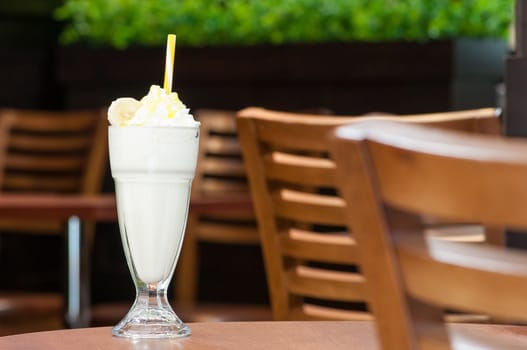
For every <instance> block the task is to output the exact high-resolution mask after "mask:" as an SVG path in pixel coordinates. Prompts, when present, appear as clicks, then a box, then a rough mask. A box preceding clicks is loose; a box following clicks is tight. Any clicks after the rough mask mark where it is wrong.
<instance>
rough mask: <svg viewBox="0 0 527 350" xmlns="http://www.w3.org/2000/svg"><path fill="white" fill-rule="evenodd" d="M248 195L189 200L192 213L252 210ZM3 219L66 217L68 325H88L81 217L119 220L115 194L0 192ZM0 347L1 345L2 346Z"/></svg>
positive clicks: (85, 249)
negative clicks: (0, 193)
mask: <svg viewBox="0 0 527 350" xmlns="http://www.w3.org/2000/svg"><path fill="white" fill-rule="evenodd" d="M251 208H252V203H251V199H250V197H248V196H231V197H229V198H224V197H198V196H193V197H192V198H191V201H190V212H191V213H205V212H207V213H213V212H225V211H229V210H240V209H247V210H251ZM0 218H20V219H28V220H30V219H35V218H47V219H59V220H67V222H68V223H67V230H66V232H67V244H66V249H67V257H68V276H67V291H66V316H65V321H66V325H67V326H68V327H70V328H80V327H87V326H88V325H89V321H90V313H89V310H90V306H91V305H90V304H91V303H90V288H89V287H90V280H89V270H88V266H89V255H90V254H89V252H88V244H86V242H84V241H85V237H84V236H83V234H82V231H81V226H82V225H81V220H94V221H117V210H116V204H115V195H114V194H103V195H94V196H81V195H47V194H45V195H26V194H2V195H0ZM0 349H1V348H0Z"/></svg>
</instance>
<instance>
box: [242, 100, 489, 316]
mask: <svg viewBox="0 0 527 350" xmlns="http://www.w3.org/2000/svg"><path fill="white" fill-rule="evenodd" d="M398 118H401V120H404V121H407V122H414V123H428V124H434V125H439V126H442V127H445V128H456V129H461V130H466V131H469V132H482V133H499V121H498V118H497V116H496V111H495V110H494V109H482V110H474V111H465V112H453V113H442V114H439V113H438V114H428V115H418V116H405V117H402V116H400V117H393V116H390V117H388V116H382V117H373V116H369V117H367V118H366V117H363V118H360V117H334V116H319V115H304V114H302V115H301V114H295V113H284V112H273V111H268V110H264V109H261V108H249V109H246V110H243V111H241V112H240V113H239V114H238V119H237V122H238V136H239V139H240V143H241V145H242V150H243V155H244V160H245V164H246V169H247V173H248V177H249V180H250V181H249V182H250V187H251V194H252V198H253V203H254V207H255V211H256V215H257V219H258V226H259V233H260V241H261V244H262V250H263V256H264V263H265V268H266V273H267V282H268V287H269V293H270V297H271V306H272V309H273V315H274V318H275V319H277V320H286V319H308V320H309V319H363V318H369V317H370V314H369V313H367V312H364V311H360V310H361V309H363V305H361V304H359V305H357V304H356V303H357V302H358V303H364V302H368V299H369V295H368V293H367V292H366V290H365V279H364V277H363V276H362V275H361V274H360V273H359V270H357V269H356V266H359V265H360V260H359V256H358V250H360V249H358V247H357V245H356V242H355V239H354V238H353V237H352V236H350V235H349V234H348V233H347V230H346V226H347V218H346V211H347V209H346V203H345V202H344V200H343V199H342V198H341V197H340V196H338V194H337V193H336V192H335V187H336V178H335V176H336V175H335V164H334V162H333V161H332V160H331V159H330V158H329V157H328V152H329V145H328V141H327V138H326V135H327V134H328V133H329V132H330V131H331V130H332V129H333V128H334V127H336V126H340V125H344V124H349V123H356V122H359V121H361V120H365V119H373V120H392V119H398ZM357 310H358V311H357Z"/></svg>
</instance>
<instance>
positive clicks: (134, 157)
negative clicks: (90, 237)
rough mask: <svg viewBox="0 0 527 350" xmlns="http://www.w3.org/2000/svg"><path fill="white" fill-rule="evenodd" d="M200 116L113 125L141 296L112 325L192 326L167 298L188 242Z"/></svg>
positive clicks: (144, 334)
mask: <svg viewBox="0 0 527 350" xmlns="http://www.w3.org/2000/svg"><path fill="white" fill-rule="evenodd" d="M198 142H199V124H198V123H197V122H196V123H195V124H194V125H182V126H165V127H155V126H124V127H122V126H113V125H112V126H110V127H109V150H110V166H111V171H112V176H113V178H114V181H115V192H116V197H117V210H118V218H119V229H120V232H121V239H122V243H123V247H124V252H125V255H126V260H127V263H128V267H129V269H130V273H131V275H132V278H133V281H134V284H135V288H136V299H135V302H134V304H133V306H132V307H131V309H130V311H129V312H128V314H127V315H126V316H125V317H124V318H123V320H122V321H121V322H120V323H119V324H117V325H116V326H115V327H114V328H113V331H112V333H113V334H114V335H116V336H122V337H129V338H171V337H181V336H186V335H189V334H190V328H188V327H187V326H186V325H185V324H184V323H183V322H182V321H181V320H180V319H179V318H178V316H177V315H176V314H175V313H174V311H173V310H172V308H171V307H170V305H169V303H168V301H167V287H168V285H169V283H170V280H171V277H172V275H173V273H174V269H175V267H176V263H177V259H178V256H179V253H180V250H181V246H182V242H183V236H184V232H185V226H186V221H187V214H188V208H189V199H190V186H191V181H192V179H193V177H194V171H195V168H196V159H197V152H198Z"/></svg>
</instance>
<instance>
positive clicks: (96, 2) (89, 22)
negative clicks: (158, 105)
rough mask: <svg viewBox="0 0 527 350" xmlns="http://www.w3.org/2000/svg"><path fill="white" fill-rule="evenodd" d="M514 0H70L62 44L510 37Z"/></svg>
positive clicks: (63, 10) (60, 14) (63, 12)
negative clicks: (173, 36) (170, 36)
mask: <svg viewBox="0 0 527 350" xmlns="http://www.w3.org/2000/svg"><path fill="white" fill-rule="evenodd" d="M512 3H513V0H65V3H64V5H63V6H62V7H60V8H59V9H58V10H57V11H56V12H55V17H56V18H57V19H59V20H62V21H66V27H65V29H64V31H63V33H62V37H61V40H62V43H64V44H71V43H77V42H83V43H88V44H91V45H110V46H114V47H117V48H125V47H127V46H129V45H144V46H154V45H164V44H165V40H166V34H167V33H176V34H177V36H178V45H186V46H202V45H225V44H244V45H252V44H261V43H271V44H283V43H295V42H328V41H333V42H335V41H352V40H361V41H393V40H406V41H426V40H431V39H445V38H452V37H506V35H507V32H508V27H509V24H510V22H511V17H512Z"/></svg>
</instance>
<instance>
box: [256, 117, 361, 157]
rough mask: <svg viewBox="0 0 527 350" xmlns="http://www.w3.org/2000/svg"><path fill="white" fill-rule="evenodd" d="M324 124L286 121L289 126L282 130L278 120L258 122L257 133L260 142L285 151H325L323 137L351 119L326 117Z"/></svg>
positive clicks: (325, 142) (304, 119)
mask: <svg viewBox="0 0 527 350" xmlns="http://www.w3.org/2000/svg"><path fill="white" fill-rule="evenodd" d="M325 120H326V124H325V125H320V124H319V122H317V123H315V124H309V122H308V119H307V118H302V119H301V120H299V121H298V122H295V121H287V123H288V124H289V125H291V127H290V126H288V127H287V128H284V126H283V122H282V121H280V120H277V121H273V120H260V121H259V122H258V126H257V132H258V135H259V138H260V140H261V141H263V142H265V143H268V144H271V145H275V146H278V147H280V148H285V149H291V150H295V149H300V150H304V151H307V150H310V151H327V149H328V144H327V141H326V138H325V137H320V135H327V134H329V132H330V131H331V130H333V128H335V127H336V126H339V125H343V124H345V123H346V122H347V121H348V122H351V121H352V120H353V118H340V117H327V118H325Z"/></svg>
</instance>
